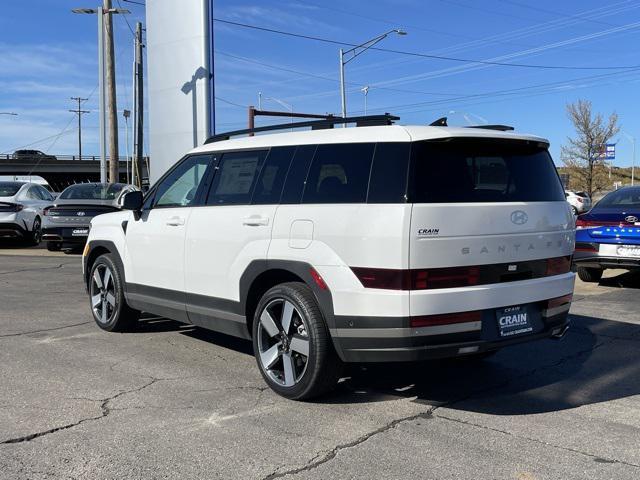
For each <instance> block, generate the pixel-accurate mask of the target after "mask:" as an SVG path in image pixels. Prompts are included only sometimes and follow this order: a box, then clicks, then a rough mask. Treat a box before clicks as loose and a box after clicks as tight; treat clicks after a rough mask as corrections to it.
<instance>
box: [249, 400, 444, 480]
mask: <svg viewBox="0 0 640 480" xmlns="http://www.w3.org/2000/svg"><path fill="white" fill-rule="evenodd" d="M434 410H435V407H434V408H430V409H429V410H427V411H426V412H421V413H417V414H414V415H410V416H408V417H403V418H397V419H395V420H393V421H391V422H389V423H387V424H385V425H383V426H382V427H380V428H377V429H375V430H372V431H371V432H368V433H365V434H364V435H362V436H360V437H358V438H356V439H355V440H352V441H351V442H348V443H343V444H340V445H337V446H336V447H334V448H332V449H331V450H329V451H328V452H324V453H323V452H320V453H318V454H316V456H314V457H313V458H312V459H311V460H310V461H309V462H308V463H307V464H306V465H304V466H302V467H298V468H293V469H290V470H286V471H284V472H278V471H277V470H276V471H274V472H272V473H270V474H269V475H267V476H266V477H263V479H262V480H272V479H274V478H282V477H286V476H288V475H296V474H298V473H302V472H308V471H310V470H313V469H314V468H318V467H319V466H320V465H322V464H324V463H327V462H329V461H331V460H333V459H334V458H335V457H336V456H337V455H338V453H339V452H340V451H342V450H346V449H349V448H354V447H357V446H358V445H361V444H362V443H364V442H366V441H367V440H369V439H370V438H372V437H375V436H376V435H379V434H381V433H384V432H387V431H389V430H392V429H394V428H395V427H397V426H398V425H400V424H401V423H404V422H410V421H412V420H419V419H423V420H427V419H430V418H432V416H433V415H432V412H433V411H434Z"/></svg>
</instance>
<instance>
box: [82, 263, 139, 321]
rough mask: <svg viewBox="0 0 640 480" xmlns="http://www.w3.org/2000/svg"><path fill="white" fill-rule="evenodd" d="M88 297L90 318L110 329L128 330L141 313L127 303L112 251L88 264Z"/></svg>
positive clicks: (120, 275)
mask: <svg viewBox="0 0 640 480" xmlns="http://www.w3.org/2000/svg"><path fill="white" fill-rule="evenodd" d="M89 301H90V305H91V313H92V314H93V319H94V320H95V322H96V323H97V324H98V326H99V327H100V328H102V329H103V330H107V331H109V332H123V331H127V330H130V329H131V328H132V327H133V326H134V325H135V323H136V322H137V320H138V318H139V317H140V312H139V311H137V310H134V309H132V308H131V307H129V305H127V302H126V300H125V297H124V284H123V280H122V274H121V272H120V270H119V269H118V266H117V265H116V263H115V262H114V260H113V256H112V255H111V254H104V255H100V256H99V257H98V258H97V259H96V261H95V262H94V264H93V266H92V267H91V273H90V277H89Z"/></svg>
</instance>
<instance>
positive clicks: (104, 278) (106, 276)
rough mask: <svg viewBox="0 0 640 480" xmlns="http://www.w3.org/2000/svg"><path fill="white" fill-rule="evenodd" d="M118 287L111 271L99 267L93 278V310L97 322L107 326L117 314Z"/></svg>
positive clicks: (107, 268) (102, 265)
mask: <svg viewBox="0 0 640 480" xmlns="http://www.w3.org/2000/svg"><path fill="white" fill-rule="evenodd" d="M116 306H117V304H116V285H115V282H114V280H113V274H112V272H111V269H109V267H108V266H106V265H104V264H100V265H98V266H97V267H96V268H95V270H94V271H93V275H92V277H91V308H92V310H93V315H94V316H95V318H96V320H98V321H99V322H100V323H103V324H107V323H108V322H109V320H111V318H112V317H113V316H114V314H115V312H116Z"/></svg>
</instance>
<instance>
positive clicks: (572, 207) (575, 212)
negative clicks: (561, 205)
mask: <svg viewBox="0 0 640 480" xmlns="http://www.w3.org/2000/svg"><path fill="white" fill-rule="evenodd" d="M571 211H572V212H573V214H574V215H578V209H577V208H576V207H574V206H573V205H571Z"/></svg>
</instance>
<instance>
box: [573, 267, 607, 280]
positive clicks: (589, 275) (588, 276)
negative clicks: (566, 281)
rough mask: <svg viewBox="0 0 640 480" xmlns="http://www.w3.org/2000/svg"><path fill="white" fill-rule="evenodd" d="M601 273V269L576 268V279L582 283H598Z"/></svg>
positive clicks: (602, 271)
mask: <svg viewBox="0 0 640 480" xmlns="http://www.w3.org/2000/svg"><path fill="white" fill-rule="evenodd" d="M603 273H604V270H603V269H601V268H588V267H578V277H579V278H580V280H582V281H583V282H599V281H600V279H601V278H602V274H603Z"/></svg>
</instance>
